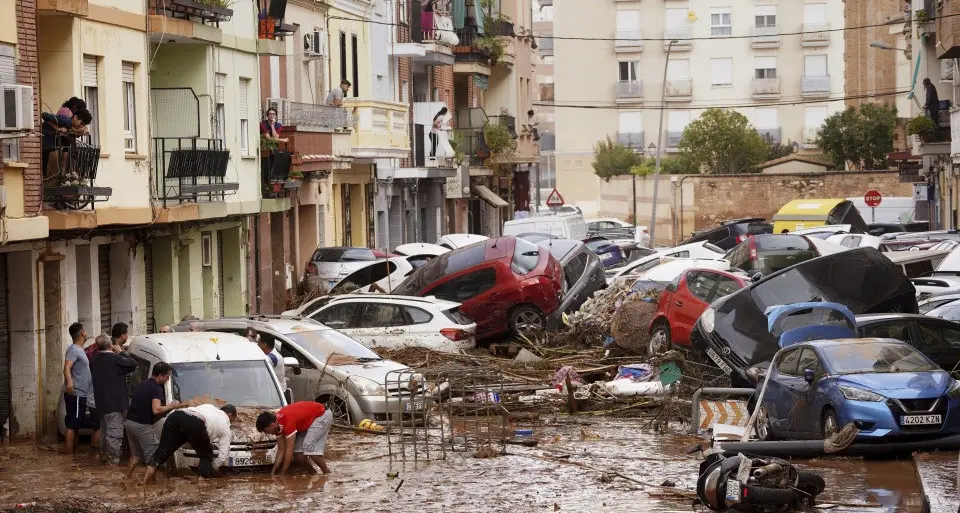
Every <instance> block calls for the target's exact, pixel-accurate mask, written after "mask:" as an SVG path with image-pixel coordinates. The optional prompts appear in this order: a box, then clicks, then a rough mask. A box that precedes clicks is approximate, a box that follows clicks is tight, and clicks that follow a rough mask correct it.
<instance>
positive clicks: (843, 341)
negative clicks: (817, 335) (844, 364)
mask: <svg viewBox="0 0 960 513" xmlns="http://www.w3.org/2000/svg"><path fill="white" fill-rule="evenodd" d="M877 342H886V343H896V344H901V345H905V346H907V347H913V346H911V345H910V344H907V343H906V342H903V341H902V340H897V339H894V338H876V337H866V338H834V339H828V340H808V341H806V342H801V343H800V344H795V345H792V346H788V347H797V346H801V345H807V346H813V347H830V346H841V345H855V344H875V343H877Z"/></svg>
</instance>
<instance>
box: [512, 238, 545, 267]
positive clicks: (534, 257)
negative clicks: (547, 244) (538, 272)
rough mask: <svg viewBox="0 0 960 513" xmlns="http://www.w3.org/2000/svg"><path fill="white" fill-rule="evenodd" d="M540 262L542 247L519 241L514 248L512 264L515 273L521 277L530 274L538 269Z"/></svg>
mask: <svg viewBox="0 0 960 513" xmlns="http://www.w3.org/2000/svg"><path fill="white" fill-rule="evenodd" d="M539 262H540V246H537V245H536V244H534V243H532V242H530V241H527V240H523V239H517V245H516V247H514V248H513V262H511V263H510V268H511V269H513V272H515V273H517V274H520V275H524V274H529V273H530V272H532V271H533V270H534V269H536V268H537V264H538V263H539Z"/></svg>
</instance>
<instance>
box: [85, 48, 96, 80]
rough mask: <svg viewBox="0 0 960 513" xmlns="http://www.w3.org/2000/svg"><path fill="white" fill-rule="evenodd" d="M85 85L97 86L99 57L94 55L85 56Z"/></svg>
mask: <svg viewBox="0 0 960 513" xmlns="http://www.w3.org/2000/svg"><path fill="white" fill-rule="evenodd" d="M83 86H84V87H97V58H96V57H94V56H92V55H84V56H83Z"/></svg>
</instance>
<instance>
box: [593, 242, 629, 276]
mask: <svg viewBox="0 0 960 513" xmlns="http://www.w3.org/2000/svg"><path fill="white" fill-rule="evenodd" d="M583 243H584V244H585V245H586V246H587V249H589V250H590V251H593V252H594V253H596V255H597V256H598V257H600V264H601V265H603V267H604V269H610V268H611V267H619V266H621V265H623V264H625V263H627V257H626V255H625V254H624V252H623V249H622V248H621V247H620V246H618V245H616V244H615V243H614V242H613V241H612V240H610V239H605V238H603V237H590V238H588V239H585V240H584V241H583Z"/></svg>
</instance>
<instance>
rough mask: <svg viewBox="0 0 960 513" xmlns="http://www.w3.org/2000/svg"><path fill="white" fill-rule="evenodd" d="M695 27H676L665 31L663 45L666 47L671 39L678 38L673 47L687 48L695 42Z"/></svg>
mask: <svg viewBox="0 0 960 513" xmlns="http://www.w3.org/2000/svg"><path fill="white" fill-rule="evenodd" d="M691 37H693V27H674V28H668V29H665V30H664V31H663V39H664V42H663V46H664V47H666V46H667V45H668V44H669V43H670V41H672V40H676V41H677V42H676V43H674V44H673V48H685V47H689V46H690V45H692V44H693V40H692V39H690V38H691Z"/></svg>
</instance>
